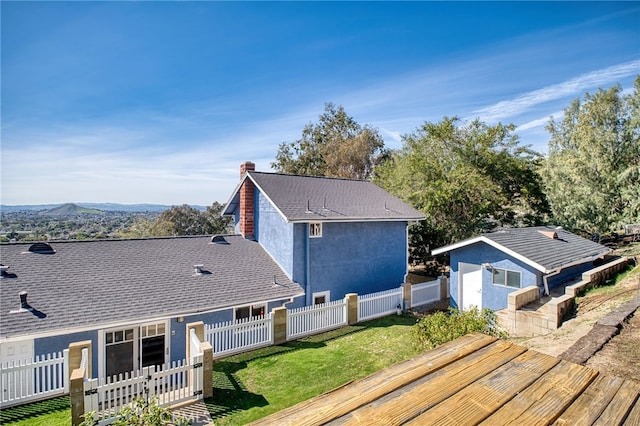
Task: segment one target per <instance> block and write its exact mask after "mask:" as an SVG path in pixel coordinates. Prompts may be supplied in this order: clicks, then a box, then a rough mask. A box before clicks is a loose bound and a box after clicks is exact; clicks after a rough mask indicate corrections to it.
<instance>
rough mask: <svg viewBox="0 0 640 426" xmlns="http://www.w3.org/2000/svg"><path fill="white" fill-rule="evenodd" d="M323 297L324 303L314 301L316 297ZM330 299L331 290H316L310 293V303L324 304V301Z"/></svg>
mask: <svg viewBox="0 0 640 426" xmlns="http://www.w3.org/2000/svg"><path fill="white" fill-rule="evenodd" d="M319 297H324V303H316V298H319ZM330 301H331V291H329V290H326V291H317V292H315V293H313V294H312V295H311V303H312V304H313V305H314V306H315V305H324V304H325V303H329V302H330Z"/></svg>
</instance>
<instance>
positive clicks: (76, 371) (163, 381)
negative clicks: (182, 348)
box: [0, 276, 449, 425]
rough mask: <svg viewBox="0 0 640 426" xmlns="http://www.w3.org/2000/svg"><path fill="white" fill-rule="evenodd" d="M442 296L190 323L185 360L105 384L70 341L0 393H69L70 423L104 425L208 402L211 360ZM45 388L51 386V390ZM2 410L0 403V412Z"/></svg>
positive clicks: (10, 379) (83, 348)
mask: <svg viewBox="0 0 640 426" xmlns="http://www.w3.org/2000/svg"><path fill="white" fill-rule="evenodd" d="M448 297H449V291H448V283H447V278H446V277H444V276H442V277H440V278H438V279H436V280H434V281H430V282H425V283H419V284H404V285H402V286H400V287H398V288H395V289H391V290H387V291H381V292H378V293H372V294H367V295H363V296H359V295H357V294H355V293H351V294H348V295H346V297H345V298H344V299H342V300H337V301H332V302H328V303H325V304H321V305H314V306H306V307H302V308H296V309H287V308H286V307H280V308H275V309H273V310H272V312H270V313H268V314H266V315H265V316H261V317H254V318H249V319H242V320H237V321H229V322H223V323H217V324H204V323H203V322H195V323H189V324H187V338H186V342H185V345H186V358H185V360H183V361H180V362H174V363H171V364H167V365H163V366H150V367H145V368H143V369H141V370H139V371H133V372H131V373H128V374H121V375H118V376H113V377H109V378H98V379H95V378H92V377H93V375H92V369H93V366H92V365H91V360H92V357H91V352H92V350H93V348H92V347H91V341H90V340H87V341H82V342H76V343H73V344H71V345H69V348H68V349H67V350H65V352H64V356H63V357H62V358H61V359H62V360H63V361H59V360H58V358H60V357H58V356H56V357H55V359H54V358H52V357H47V358H46V360H45V361H44V364H42V362H40V361H39V360H36V361H34V362H33V363H31V362H28V361H24V362H18V363H17V364H15V365H14V364H13V363H12V364H11V365H9V364H7V365H5V364H2V365H1V367H2V368H1V369H0V380H1V381H2V384H3V389H11V390H10V391H5V393H6V394H7V395H9V396H10V399H11V401H10V404H11V405H17V404H22V403H25V402H28V401H31V400H34V399H43V398H45V397H47V396H49V397H51V396H58V395H62V394H66V393H68V394H69V396H70V400H71V413H72V424H73V425H78V424H80V423H81V422H82V421H83V417H84V416H85V415H88V413H92V414H91V415H92V416H93V418H94V421H95V422H96V423H97V424H108V423H110V422H112V421H113V420H114V416H115V415H116V413H117V412H118V411H120V409H122V408H123V407H124V406H126V405H127V404H130V403H131V402H132V401H133V400H134V399H136V398H139V397H142V398H144V399H147V400H149V399H151V398H153V397H155V398H156V399H157V401H158V403H159V405H161V406H175V405H178V404H185V403H189V402H193V401H196V400H198V399H202V398H208V397H211V396H213V395H212V394H213V387H212V383H213V376H212V374H213V360H214V358H215V359H219V358H223V357H226V356H230V355H233V354H237V353H241V352H247V351H250V350H254V349H257V348H262V347H266V346H270V345H278V344H282V343H285V342H287V341H289V340H296V339H299V338H302V337H305V336H309V335H313V334H318V333H322V332H324V331H328V330H332V329H336V328H340V327H343V326H346V325H351V324H356V323H358V322H362V321H367V320H371V319H375V318H379V317H382V316H386V315H391V314H395V313H400V312H401V311H402V310H404V309H410V308H415V307H418V306H423V305H426V304H431V303H434V302H438V301H441V300H446V299H447V298H448ZM45 368H48V369H47V370H45ZM45 371H46V372H45ZM25 377H27V379H26V380H23V379H24V378H25ZM40 378H42V380H40ZM45 379H46V380H45ZM25 382H28V383H34V384H37V386H36V385H34V386H32V387H31V388H29V389H27V390H25V389H23V388H24V386H23V387H22V388H20V386H19V383H25ZM44 383H47V385H46V386H45V384H44ZM48 383H52V385H51V390H50V388H49V387H47V386H49V385H48ZM54 385H55V386H54ZM54 388H55V389H54ZM3 398H4V395H3ZM7 398H9V397H7ZM7 406H9V404H5V403H4V399H3V403H2V407H3V408H4V407H7Z"/></svg>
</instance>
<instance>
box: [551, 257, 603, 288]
mask: <svg viewBox="0 0 640 426" xmlns="http://www.w3.org/2000/svg"><path fill="white" fill-rule="evenodd" d="M593 267H594V266H593V262H585V263H582V264H580V265H575V266H572V267H570V268H566V269H563V270H562V271H561V272H560V273H559V274H557V275H552V276H550V277H549V278H548V279H547V283H548V285H549V290H550V291H551V290H553V289H554V288H556V287H558V286H559V285H561V284H564V283H566V282H567V281H571V280H573V279H575V278H579V277H581V276H582V273H583V272H586V271H588V270H589V269H593Z"/></svg>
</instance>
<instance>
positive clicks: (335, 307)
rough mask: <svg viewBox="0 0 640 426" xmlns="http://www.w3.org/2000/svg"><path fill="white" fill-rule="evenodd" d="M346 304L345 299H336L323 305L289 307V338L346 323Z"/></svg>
mask: <svg viewBox="0 0 640 426" xmlns="http://www.w3.org/2000/svg"><path fill="white" fill-rule="evenodd" d="M346 306H347V303H346V302H345V301H344V300H335V301H333V302H328V303H323V304H321V305H313V306H304V307H302V308H296V309H287V340H290V339H297V338H300V337H304V336H308V335H311V334H315V333H318V332H320V331H326V330H330V329H333V328H338V327H342V326H343V325H346V324H347V314H346V309H345V307H346Z"/></svg>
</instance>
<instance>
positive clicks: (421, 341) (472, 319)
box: [411, 307, 507, 349]
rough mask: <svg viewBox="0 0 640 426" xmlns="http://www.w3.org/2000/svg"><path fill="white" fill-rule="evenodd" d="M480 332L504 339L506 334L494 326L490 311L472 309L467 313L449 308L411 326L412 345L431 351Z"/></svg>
mask: <svg viewBox="0 0 640 426" xmlns="http://www.w3.org/2000/svg"><path fill="white" fill-rule="evenodd" d="M473 332H480V333H484V334H488V335H491V336H496V337H500V338H504V337H506V336H507V334H506V332H504V331H502V330H500V329H499V328H498V326H497V324H496V316H495V314H494V313H493V311H492V310H490V309H483V310H482V311H478V309H477V308H475V307H473V308H471V309H469V310H467V311H459V310H458V309H454V308H449V311H448V312H436V313H434V314H430V315H426V316H424V317H423V318H422V319H420V320H419V321H418V322H417V323H416V325H414V326H413V330H412V333H411V334H412V337H413V340H414V344H415V345H417V346H418V347H420V348H423V349H433V348H435V347H436V346H439V345H441V344H443V343H446V342H448V341H450V340H454V339H457V338H458V337H461V336H464V335H465V334H469V333H473Z"/></svg>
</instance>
